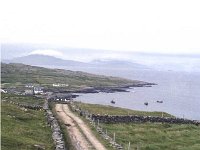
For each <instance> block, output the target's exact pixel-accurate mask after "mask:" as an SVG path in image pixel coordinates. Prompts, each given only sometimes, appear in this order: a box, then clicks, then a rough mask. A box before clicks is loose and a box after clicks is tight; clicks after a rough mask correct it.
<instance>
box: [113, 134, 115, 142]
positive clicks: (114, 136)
mask: <svg viewBox="0 0 200 150" xmlns="http://www.w3.org/2000/svg"><path fill="white" fill-rule="evenodd" d="M113 141H114V142H115V132H114V134H113Z"/></svg>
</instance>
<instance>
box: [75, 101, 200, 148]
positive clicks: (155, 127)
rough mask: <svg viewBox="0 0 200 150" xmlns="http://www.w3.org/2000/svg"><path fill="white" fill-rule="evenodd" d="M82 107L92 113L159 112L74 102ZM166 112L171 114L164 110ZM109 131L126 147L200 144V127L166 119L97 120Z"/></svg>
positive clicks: (186, 146) (156, 114) (157, 113)
mask: <svg viewBox="0 0 200 150" xmlns="http://www.w3.org/2000/svg"><path fill="white" fill-rule="evenodd" d="M76 104H77V105H78V107H80V108H81V109H82V110H88V111H89V112H90V113H94V114H110V115H127V114H133V115H148V116H150V115H154V116H159V115H160V114H161V112H141V111H134V110H128V109H123V108H116V107H111V106H103V105H95V104H85V103H79V102H77V103H76ZM164 115H165V116H170V115H169V114H167V113H165V114H164ZM100 126H101V127H102V128H103V129H104V130H107V132H108V135H109V136H110V137H113V134H114V133H115V135H116V137H115V138H116V142H117V143H119V144H121V145H122V146H123V147H124V148H125V149H128V144H129V142H130V149H133V150H134V149H140V150H169V149H170V150H198V149H199V147H200V139H199V137H200V127H199V126H195V125H180V124H168V123H163V124H162V123H115V124H111V123H109V124H105V123H104V124H100Z"/></svg>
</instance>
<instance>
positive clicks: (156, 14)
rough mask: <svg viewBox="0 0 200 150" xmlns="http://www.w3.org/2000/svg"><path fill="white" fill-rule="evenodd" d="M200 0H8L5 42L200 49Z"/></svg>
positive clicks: (0, 29) (0, 13)
mask: <svg viewBox="0 0 200 150" xmlns="http://www.w3.org/2000/svg"><path fill="white" fill-rule="evenodd" d="M199 8H200V1H199V0H167V1H164V0H151V1H149V0H140V1H133V0H127V1H122V0H109V1H108V0H101V1H94V0H85V1H82V0H80V1H78V0H73V1H66V0H59V1H49V0H42V1H41V0H29V1H27V0H17V1H11V0H4V1H1V9H0V19H1V24H0V39H1V42H4V43H12V42H23V43H48V44H57V45H62V46H65V47H73V48H91V49H104V50H113V51H133V52H135V51H137V52H146V53H152V52H156V53H165V54H166V53H167V54H168V53H170V54H190V53H193V54H199V53H200V42H199V41H200V36H199V35H200V19H199V18H200V17H199V14H200V9H199Z"/></svg>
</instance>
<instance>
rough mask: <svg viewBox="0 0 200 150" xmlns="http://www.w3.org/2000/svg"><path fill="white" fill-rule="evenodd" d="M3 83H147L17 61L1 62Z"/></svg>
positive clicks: (112, 84)
mask: <svg viewBox="0 0 200 150" xmlns="http://www.w3.org/2000/svg"><path fill="white" fill-rule="evenodd" d="M1 83H2V86H3V87H5V86H6V85H7V86H9V85H12V86H13V85H14V86H21V85H25V84H27V83H35V84H40V85H43V86H47V87H48V86H52V84H54V83H64V84H68V85H69V87H68V88H72V87H76V88H78V87H88V86H93V87H101V86H126V85H137V84H145V82H142V81H134V80H127V79H122V78H117V77H108V76H102V75H94V74H89V73H85V72H81V71H70V70H63V69H47V68H43V67H36V66H30V65H24V64H15V63H11V64H5V63H1Z"/></svg>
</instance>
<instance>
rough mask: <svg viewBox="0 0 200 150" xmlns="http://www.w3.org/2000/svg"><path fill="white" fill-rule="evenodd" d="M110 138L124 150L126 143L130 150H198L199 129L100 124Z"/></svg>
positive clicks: (183, 126) (156, 124)
mask: <svg viewBox="0 0 200 150" xmlns="http://www.w3.org/2000/svg"><path fill="white" fill-rule="evenodd" d="M102 126H103V128H104V129H107V131H108V133H109V135H110V136H111V137H112V136H113V133H114V132H115V134H116V141H117V142H118V143H120V144H122V145H123V146H124V147H125V149H127V147H128V142H130V143H131V149H136V148H137V147H140V149H142V150H199V148H200V138H199V137H200V127H199V126H195V125H176V124H159V123H143V124H141V123H138V124H136V123H129V124H125V123H120V124H102Z"/></svg>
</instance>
